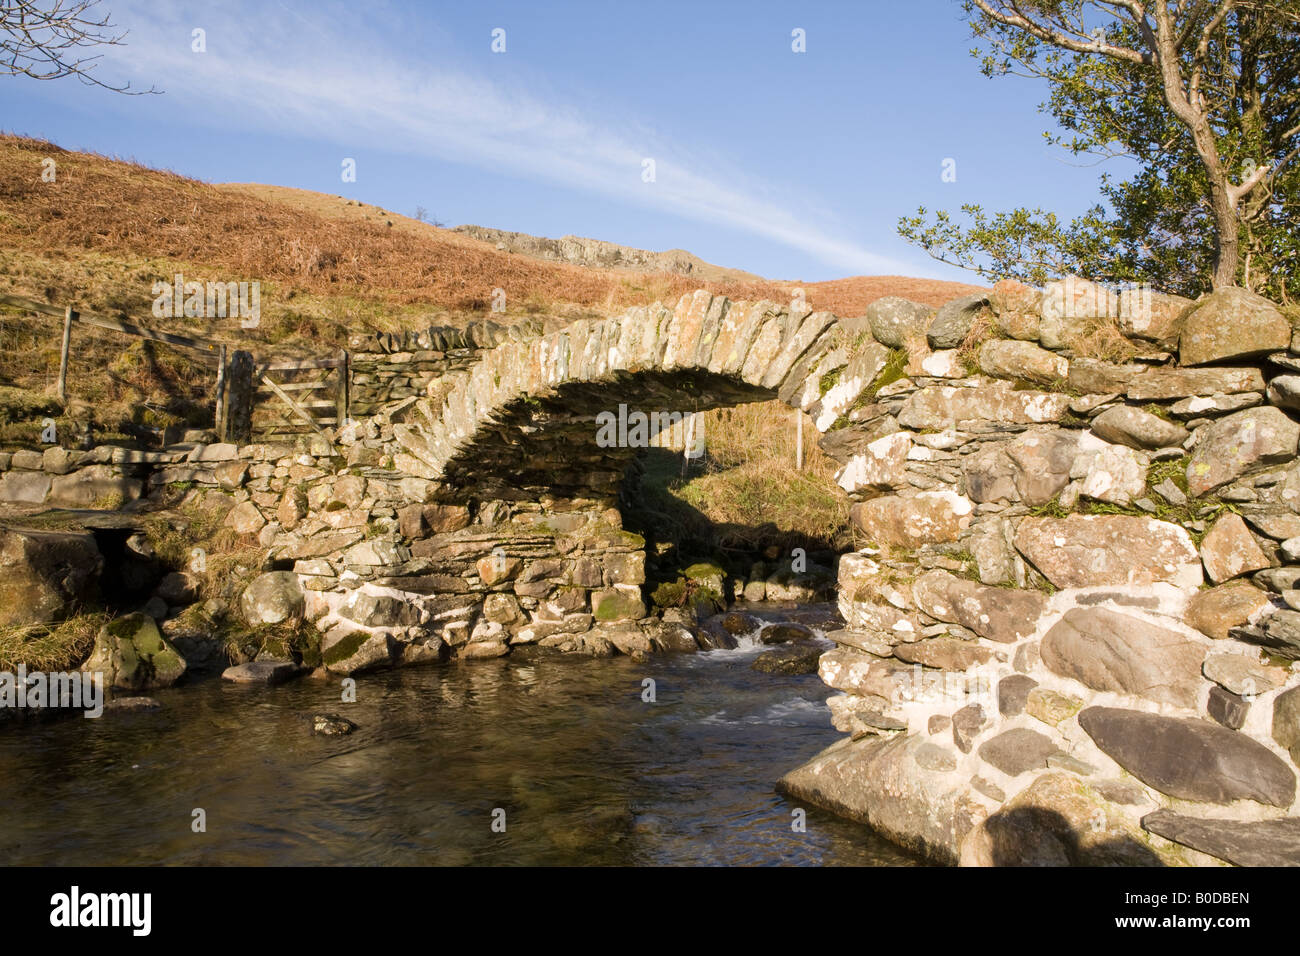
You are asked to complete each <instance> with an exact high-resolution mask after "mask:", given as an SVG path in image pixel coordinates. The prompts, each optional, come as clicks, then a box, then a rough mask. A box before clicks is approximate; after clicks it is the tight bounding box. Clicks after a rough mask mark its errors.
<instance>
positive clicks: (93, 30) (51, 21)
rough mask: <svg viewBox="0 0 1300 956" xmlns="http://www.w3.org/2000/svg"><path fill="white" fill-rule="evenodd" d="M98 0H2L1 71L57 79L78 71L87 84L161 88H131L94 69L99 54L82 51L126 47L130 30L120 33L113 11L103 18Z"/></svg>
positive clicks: (151, 90) (122, 90)
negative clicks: (98, 74) (35, 0)
mask: <svg viewBox="0 0 1300 956" xmlns="http://www.w3.org/2000/svg"><path fill="white" fill-rule="evenodd" d="M98 3H99V0H45V2H44V3H43V4H41V3H33V2H30V0H0V75H9V76H30V77H32V78H33V79H37V80H57V79H59V78H60V77H64V76H75V77H76V78H77V79H79V80H81V82H83V83H85V84H87V85H88V86H102V87H103V88H104V89H106V90H112V91H113V92H115V93H128V94H130V95H138V94H140V93H157V92H158V90H156V89H154V88H153V87H150V88H149V89H147V90H132V89H131V84H130V83H129V82H128V83H124V84H121V85H114V84H111V83H105V82H103V81H102V80H100V79H99V78H97V77H96V76H94V75H93V74H92V72H91V71H92V70H93V69H94V68H95V66H96V63H95V61H96V60H98V59H99V56H82V55H81V51H82V50H83V49H86V48H89V47H96V46H121V45H122V41H123V40H124V39H125V38H126V31H125V30H123V31H122V32H121V33H117V32H115V31H116V27H114V26H113V24H112V23H111V22H110V15H109V14H105V15H104V16H103V17H102V18H100V17H98V16H97V15H96V14H95V13H94V12H93V11H92V8H93V7H95V6H96V5H97V4H98Z"/></svg>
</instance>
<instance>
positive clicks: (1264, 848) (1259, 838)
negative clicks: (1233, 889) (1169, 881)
mask: <svg viewBox="0 0 1300 956" xmlns="http://www.w3.org/2000/svg"><path fill="white" fill-rule="evenodd" d="M1142 828H1143V829H1144V830H1146V831H1148V832H1149V833H1154V834H1156V835H1157V836H1162V837H1164V838H1165V839H1166V840H1172V841H1173V842H1175V843H1180V844H1182V845H1183V846H1186V847H1191V848H1192V849H1193V850H1200V851H1201V852H1202V853H1208V854H1209V855H1210V856H1213V857H1218V858H1219V859H1220V860H1226V861H1227V862H1229V863H1234V864H1236V865H1237V866H1300V818H1297V817H1286V818H1285V819H1282V820H1253V821H1242V820H1207V819H1204V818H1200V817H1188V816H1183V815H1182V814H1180V813H1175V812H1174V811H1172V810H1157V811H1155V812H1154V813H1148V814H1147V815H1146V816H1144V817H1143V818H1142Z"/></svg>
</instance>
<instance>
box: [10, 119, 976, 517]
mask: <svg viewBox="0 0 1300 956" xmlns="http://www.w3.org/2000/svg"><path fill="white" fill-rule="evenodd" d="M46 159H53V160H54V161H55V164H56V170H57V175H56V178H55V181H54V182H46V181H44V180H43V178H42V175H41V174H42V170H43V168H44V166H43V162H44V161H45V160H46ZM476 236H477V237H476ZM553 242H555V241H554V240H544V239H537V238H535V237H531V236H526V235H524V234H522V233H504V232H500V231H497V230H485V231H475V234H474V235H470V234H466V233H465V232H461V231H456V230H449V229H443V228H439V227H436V226H434V225H431V224H429V223H427V222H421V221H417V220H416V219H414V218H411V217H408V216H404V215H401V214H398V213H395V212H393V211H391V210H386V209H383V208H380V207H376V206H373V205H370V204H367V203H365V202H363V201H359V200H355V199H347V198H344V197H342V196H332V195H328V194H325V193H316V192H311V191H307V190H302V189H294V188H290V187H284V186H271V185H260V184H235V183H227V184H222V185H213V184H209V183H205V182H200V181H198V180H195V179H190V178H187V177H185V176H181V175H178V174H176V173H174V172H171V171H167V170H156V169H150V168H148V167H145V166H142V165H140V164H138V163H135V162H131V161H127V160H120V159H112V158H108V157H105V156H100V155H96V154H93V153H85V152H71V151H68V150H64V149H62V148H60V147H58V146H55V145H53V144H51V143H46V142H42V141H39V140H34V139H30V138H26V137H21V136H14V135H2V136H0V293H9V294H13V295H19V296H23V297H26V298H31V299H37V300H40V301H44V302H48V303H51V304H56V305H59V306H64V305H68V304H71V305H74V306H75V307H76V308H78V309H79V310H81V311H84V312H92V313H98V314H100V315H105V316H108V317H111V318H118V319H130V320H134V321H136V322H139V323H142V324H145V325H147V326H150V327H153V328H155V329H160V330H165V331H170V332H179V333H182V334H188V335H198V336H202V337H205V338H209V339H214V340H217V341H221V342H225V343H227V344H230V345H234V346H238V347H240V348H245V349H248V350H250V351H252V352H253V353H254V354H255V355H257V356H258V357H259V358H272V357H281V358H303V357H319V356H320V355H321V354H322V353H323V352H330V351H332V350H334V349H337V348H339V347H341V346H343V345H344V344H345V343H346V342H347V338H348V335H349V333H352V332H359V331H397V330H400V329H403V328H422V327H428V326H429V325H463V324H464V323H466V322H468V321H470V320H472V319H475V318H481V317H483V316H485V315H488V314H489V312H488V308H489V304H490V302H491V296H492V290H493V289H496V288H503V289H505V290H506V296H507V298H506V313H505V315H504V316H502V315H499V314H492V317H493V318H494V319H497V320H501V321H505V322H507V323H509V322H511V321H512V320H517V319H520V318H522V317H525V316H535V317H540V318H542V319H543V320H544V322H545V324H547V325H552V324H563V323H567V322H568V321H572V320H573V319H574V318H578V317H596V316H600V315H606V314H610V313H614V312H617V311H621V310H622V309H623V308H625V307H627V306H629V305H634V304H643V303H649V302H653V301H655V300H661V301H666V302H670V301H674V300H675V299H676V298H678V297H679V296H680V295H681V294H682V293H684V292H688V291H691V290H693V289H696V288H700V287H701V286H704V287H707V288H709V289H711V290H713V291H715V292H720V293H724V294H726V295H729V296H731V297H732V298H735V299H749V300H753V299H759V298H769V299H773V300H777V301H783V302H784V301H788V300H789V298H790V295H791V292H792V290H793V289H794V288H796V286H798V287H801V288H802V289H803V290H804V294H805V296H806V299H807V301H808V303H809V304H810V305H811V306H812V307H813V308H814V309H827V310H830V311H833V312H835V313H837V314H839V315H856V314H861V312H862V310H863V309H864V308H865V307H866V305H867V304H868V303H869V302H871V301H872V300H874V299H876V298H879V297H881V296H885V295H902V296H906V297H907V298H910V299H914V300H917V301H920V302H925V303H929V304H932V305H938V304H940V303H942V302H944V301H946V300H948V299H951V298H954V297H956V296H959V295H963V294H966V293H967V292H969V291H972V290H973V289H974V288H975V287H973V286H967V285H963V284H960V283H952V282H938V281H932V280H924V279H910V278H904V277H898V276H858V277H852V278H846V279H837V280H834V281H831V282H818V283H805V284H797V283H793V282H789V281H778V280H769V279H763V278H760V277H757V276H752V275H749V274H748V273H743V272H740V271H738V270H732V269H723V268H721V267H718V266H714V265H711V264H709V263H706V262H703V260H700V259H699V258H698V257H696V256H694V255H692V254H690V253H688V252H683V251H681V250H671V251H669V252H667V253H648V252H645V251H644V250H636V249H630V248H628V247H622V246H616V245H614V244H612V243H606V242H599V241H595V240H591V241H586V240H583V241H579V242H578V244H577V245H576V246H571V247H569V251H568V252H563V250H562V251H561V252H560V253H555V248H556V247H553V246H551V245H549V244H550V243H553ZM498 243H501V244H504V245H505V246H506V249H505V250H502V249H499V248H497V246H498ZM561 246H563V242H561ZM548 249H549V250H551V251H552V252H553V253H555V255H556V258H552V259H547V258H544V256H545V254H546V252H547V250H548ZM512 250H514V251H512ZM574 250H576V252H575V251H574ZM571 254H572V255H571ZM570 255H571V257H572V258H575V259H576V260H577V261H579V262H584V263H588V264H584V265H580V264H576V263H575V262H569V261H559V260H560V259H561V258H565V257H570ZM591 262H596V263H598V264H597V265H591V264H590V263H591ZM629 262H631V263H632V264H634V265H635V264H643V265H645V266H646V267H647V269H646V271H638V270H637V269H635V268H628V264H629ZM611 264H612V265H613V266H614V267H608V266H610V265H611ZM673 270H676V271H673ZM178 272H180V273H183V275H184V277H185V279H186V280H197V281H200V282H206V281H212V280H221V281H231V280H234V281H240V280H249V281H251V280H257V281H259V282H260V283H261V322H260V325H259V326H258V327H257V328H255V329H244V328H241V327H240V323H239V322H238V320H236V319H232V318H227V319H203V318H181V319H155V318H154V317H153V316H152V315H151V305H152V302H153V292H152V287H153V283H154V282H155V281H156V280H159V279H167V280H170V279H171V278H172V277H173V276H174V275H175V274H176V273H178ZM59 325H60V324H59V322H58V320H57V319H53V318H50V317H40V316H34V315H31V314H29V313H23V312H15V311H12V310H0V448H17V447H29V448H40V447H41V442H40V441H39V433H40V430H41V422H42V421H43V420H44V419H45V418H47V417H53V418H55V420H56V421H57V422H58V423H59V425H60V428H61V429H65V430H63V431H61V432H60V434H74V435H75V434H79V433H80V432H81V431H82V430H83V429H84V427H86V423H88V422H92V421H93V424H94V428H95V435H96V439H97V440H98V441H101V442H103V441H110V442H111V441H119V442H121V441H125V442H133V443H140V444H146V445H153V444H157V442H158V440H159V438H160V437H161V434H160V433H161V430H162V429H163V428H165V427H167V426H182V427H183V426H192V427H205V426H207V425H210V423H211V418H212V411H211V391H212V382H213V377H212V376H213V372H212V368H211V366H210V362H209V361H208V360H207V359H206V357H205V356H202V355H197V354H195V353H191V352H188V351H186V350H183V349H176V348H172V347H170V346H165V345H160V344H157V343H153V342H144V341H141V340H139V339H133V338H127V337H124V336H121V335H118V334H115V333H112V332H102V331H97V330H91V329H85V328H83V327H81V326H78V327H77V330H76V334H75V338H74V347H73V349H72V360H71V367H70V370H69V381H70V383H71V388H70V400H69V401H68V403H67V405H66V407H64V406H62V405H60V404H59V403H58V402H57V401H55V400H54V399H53V398H52V397H51V393H52V391H53V386H54V384H55V381H56V379H57V374H58V366H59V351H60V349H59V345H60V327H59ZM712 414H714V415H715V416H716V415H729V414H730V413H726V412H717V413H712ZM747 415H748V417H745V416H742V417H741V418H729V419H728V423H729V424H728V425H726V426H723V424H722V420H721V419H719V420H718V421H716V422H711V424H714V425H718V426H719V427H718V428H717V429H716V431H715V432H712V433H715V434H717V435H718V436H720V437H719V440H720V441H721V440H723V439H724V438H725V436H728V435H731V434H733V433H734V434H735V436H736V441H735V442H733V444H734V445H735V447H724V446H723V445H720V444H715V447H714V451H715V452H716V454H715V455H713V461H714V462H715V465H714V466H711V467H723V466H722V465H721V463H722V462H727V463H728V465H726V466H725V467H727V468H730V467H731V466H732V465H735V466H736V471H735V474H736V475H737V476H738V477H737V478H736V480H735V481H734V482H732V481H731V480H730V479H728V481H729V482H730V484H728V485H727V486H726V487H723V488H720V487H717V486H716V484H714V485H709V488H708V494H707V495H704V498H707V499H708V500H707V501H705V500H704V499H703V498H700V497H699V496H697V498H696V500H695V501H694V507H696V508H699V509H700V510H701V511H702V512H703V513H704V514H705V515H706V516H707V517H709V518H711V519H713V520H719V521H727V522H731V523H733V524H736V525H744V524H746V523H750V524H755V525H757V524H761V523H762V522H764V521H769V520H771V519H772V518H773V517H774V514H773V502H774V501H776V500H783V499H784V498H785V497H787V496H788V495H789V489H790V488H791V487H793V485H792V484H791V483H790V482H789V480H788V479H789V474H788V472H789V471H790V463H791V462H792V460H793V455H794V449H793V445H792V438H793V436H792V434H790V431H791V430H790V428H789V418H788V417H787V415H786V412H785V411H784V410H783V406H782V407H780V408H777V407H773V408H771V409H767V408H766V407H761V408H760V407H756V408H755V409H754V410H753V411H752V412H750V413H747ZM742 420H743V421H745V422H747V424H746V425H745V427H743V428H740V427H739V425H738V423H739V422H741V421H742ZM742 435H743V438H741V437H740V436H742ZM807 442H808V447H807V448H806V457H807V458H808V467H809V469H810V471H809V474H814V473H815V474H816V475H817V477H818V484H817V488H818V489H819V490H818V492H817V493H816V495H814V496H813V498H810V501H813V499H815V501H814V503H813V504H812V505H811V506H810V510H809V513H808V515H807V516H805V517H800V518H798V519H792V520H791V521H790V522H789V523H788V524H787V525H786V526H787V527H789V526H792V525H797V526H799V527H801V528H802V529H803V530H804V531H805V532H806V533H808V534H815V535H816V536H818V537H819V538H822V539H827V538H829V537H833V535H834V533H835V532H834V529H835V528H842V527H843V525H844V515H842V514H841V513H840V511H841V510H842V508H841V504H842V503H841V502H839V499H838V497H837V496H835V495H834V494H833V490H834V489H833V481H832V480H831V478H830V473H829V471H828V470H827V466H826V463H825V462H822V461H821V460H820V457H819V454H820V453H819V452H817V450H816V449H815V448H814V447H813V446H812V445H811V435H809V437H808V439H807ZM746 463H747V464H746ZM741 466H744V467H741ZM742 479H743V480H742ZM733 484H734V485H735V487H734V488H733V487H731V485H733ZM685 492H689V488H687V489H685ZM685 492H683V493H685ZM715 512H716V513H715Z"/></svg>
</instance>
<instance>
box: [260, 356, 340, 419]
mask: <svg viewBox="0 0 1300 956" xmlns="http://www.w3.org/2000/svg"><path fill="white" fill-rule="evenodd" d="M348 377H349V369H348V353H347V352H340V353H339V355H338V357H337V358H327V359H307V360H304V361H286V362H262V363H258V364H256V365H255V366H254V368H253V382H254V385H255V390H254V401H253V416H252V431H253V434H254V435H255V436H256V438H257V439H259V440H263V441H266V440H271V439H275V438H291V437H293V436H297V435H302V434H304V433H307V432H315V433H317V434H323V431H322V429H324V428H325V427H327V426H341V425H343V424H344V423H346V422H347V420H348Z"/></svg>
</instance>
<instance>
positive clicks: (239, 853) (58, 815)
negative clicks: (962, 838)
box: [0, 637, 917, 866]
mask: <svg viewBox="0 0 1300 956" xmlns="http://www.w3.org/2000/svg"><path fill="white" fill-rule="evenodd" d="M827 646H828V647H829V646H830V645H829V643H827ZM764 649H765V648H763V647H762V646H761V645H757V644H756V643H755V642H754V640H753V638H752V637H751V638H742V642H741V646H740V647H738V648H736V649H734V650H718V651H704V652H700V653H696V654H669V655H657V656H654V657H652V658H651V659H650V660H649V661H647V662H645V663H636V662H634V661H632V660H630V659H628V658H626V657H614V658H587V657H579V656H570V655H560V654H554V653H549V652H545V651H537V650H517V651H515V652H514V653H512V654H511V655H510V656H508V657H504V658H499V659H496V660H487V661H471V662H467V663H463V664H451V665H444V666H436V665H435V666H427V667H411V668H405V669H399V670H394V671H387V672H379V673H374V674H363V675H360V676H359V677H358V678H357V688H356V693H357V700H356V702H355V703H342V702H341V701H340V683H339V680H338V679H331V680H315V679H306V678H304V679H299V680H296V681H293V682H291V683H288V684H284V685H280V686H277V687H265V686H247V685H235V684H230V683H227V682H224V681H222V680H220V679H219V678H217V677H216V676H215V675H212V676H205V677H203V678H200V679H196V680H194V681H192V682H189V683H187V684H184V685H181V686H178V687H175V688H171V689H168V690H162V691H156V692H154V693H153V694H152V696H154V697H155V698H156V699H157V700H159V701H160V702H161V703H162V709H161V710H157V711H153V712H145V713H113V712H109V713H106V714H105V715H104V716H103V717H101V718H99V719H97V720H86V719H84V718H82V717H80V716H76V717H65V718H62V719H59V720H55V721H49V722H42V723H34V724H28V725H26V726H13V725H11V726H9V727H7V728H0V774H3V779H5V780H7V781H9V785H8V786H6V787H4V788H3V790H0V852H3V853H4V856H5V859H6V861H7V862H8V863H9V865H124V864H187V865H195V864H203V865H256V866H265V865H308V866H312V865H351V864H363V865H485V864H486V865H592V864H596V865H693V864H707V865H745V866H752V865H773V864H782V865H817V866H834V865H857V866H883V865H906V866H911V865H917V861H916V860H915V859H914V858H913V857H911V856H909V855H908V854H906V853H905V852H903V851H902V850H900V849H898V848H896V847H894V846H893V845H892V844H890V843H888V842H887V841H885V840H883V839H882V838H880V837H878V836H876V835H875V834H873V833H872V832H871V831H870V830H869V829H868V828H866V827H864V826H861V825H859V824H856V823H852V822H849V821H846V820H842V819H839V818H837V817H835V816H833V815H831V814H828V813H825V812H823V811H820V810H817V809H815V808H811V807H810V808H807V817H806V827H805V829H804V832H798V831H797V829H796V828H795V827H794V826H793V825H792V824H793V823H794V821H795V820H796V816H795V815H792V811H793V810H795V809H796V805H795V804H793V803H791V802H789V801H787V800H786V799H785V798H783V797H781V796H779V795H777V794H776V793H775V791H774V790H773V784H774V783H775V781H776V780H777V779H778V778H779V777H780V776H781V775H782V774H784V773H785V772H787V771H788V770H790V769H792V768H794V767H796V766H798V765H799V764H801V763H802V762H804V761H805V760H807V759H808V758H809V757H811V756H813V755H814V754H815V753H817V752H818V751H820V750H821V749H823V748H824V747H826V746H828V745H829V744H831V743H833V742H834V741H836V740H837V739H839V738H840V737H841V736H842V735H841V734H840V733H839V732H838V731H836V730H834V729H833V728H832V727H831V725H830V718H829V713H828V711H827V709H826V706H825V704H824V701H825V699H826V697H827V696H828V695H829V694H830V693H831V691H830V690H829V688H827V687H826V686H825V685H824V684H823V683H822V682H821V681H820V680H819V679H818V677H817V676H816V675H815V674H808V675H802V676H777V675H772V674H765V673H759V672H756V671H754V670H752V669H751V668H750V665H751V664H752V663H753V661H754V658H755V657H756V656H757V655H758V654H759V653H761V651H762V650H764ZM647 678H649V679H651V680H653V682H654V685H653V691H654V700H653V702H651V701H647V700H644V699H643V697H644V696H647V691H648V688H647V686H646V685H645V684H644V683H643V682H644V681H645V680H646V679H647ZM312 713H335V714H339V715H341V716H344V717H346V718H348V719H349V720H351V721H353V722H354V723H356V724H357V725H358V726H357V730H356V731H355V732H354V733H352V734H351V735H348V736H340V737H326V736H314V735H312V733H311V726H310V723H309V721H308V719H307V717H308V716H309V715H311V714H312ZM197 808H201V809H202V810H203V811H204V815H205V818H206V832H194V830H193V829H192V821H193V820H194V819H195V815H194V811H195V809H197ZM499 811H504V813H501V812H499ZM494 820H495V821H496V824H497V825H496V827H495V829H494V827H493V823H494ZM502 824H504V827H503V826H502ZM502 830H503V831H504V832H502Z"/></svg>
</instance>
